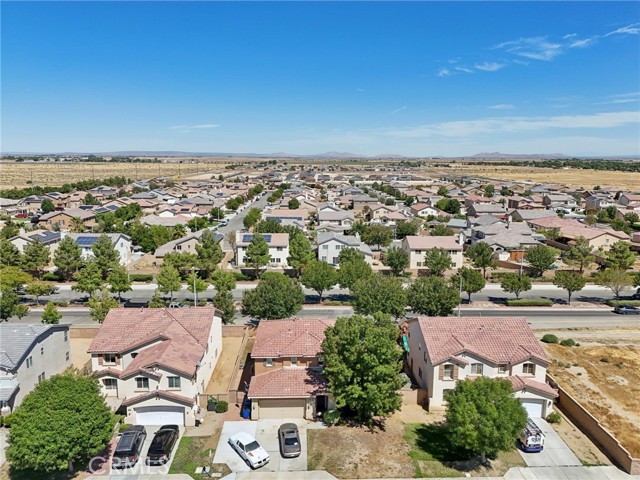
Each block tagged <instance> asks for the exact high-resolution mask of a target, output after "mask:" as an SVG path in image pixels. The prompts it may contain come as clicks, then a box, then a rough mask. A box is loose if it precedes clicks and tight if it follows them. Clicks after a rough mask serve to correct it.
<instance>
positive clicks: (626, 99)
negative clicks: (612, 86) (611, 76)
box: [596, 92, 640, 105]
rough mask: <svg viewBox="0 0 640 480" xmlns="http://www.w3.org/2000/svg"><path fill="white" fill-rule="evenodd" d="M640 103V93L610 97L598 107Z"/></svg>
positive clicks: (599, 103)
mask: <svg viewBox="0 0 640 480" xmlns="http://www.w3.org/2000/svg"><path fill="white" fill-rule="evenodd" d="M639 101H640V92H631V93H619V94H617V95H609V96H608V97H606V100H605V101H603V102H598V103H596V105H619V104H623V103H636V102H639Z"/></svg>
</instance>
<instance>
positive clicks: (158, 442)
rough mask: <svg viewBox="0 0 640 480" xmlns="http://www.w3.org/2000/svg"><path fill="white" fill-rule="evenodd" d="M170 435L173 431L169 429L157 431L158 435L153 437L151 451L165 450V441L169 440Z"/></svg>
mask: <svg viewBox="0 0 640 480" xmlns="http://www.w3.org/2000/svg"><path fill="white" fill-rule="evenodd" d="M170 435H171V432H170V431H168V430H165V431H163V432H159V433H156V436H155V437H154V438H153V442H152V443H151V446H150V447H149V451H150V452H162V451H163V450H164V445H165V443H166V442H167V441H168V440H169V436H170Z"/></svg>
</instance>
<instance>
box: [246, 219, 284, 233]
mask: <svg viewBox="0 0 640 480" xmlns="http://www.w3.org/2000/svg"><path fill="white" fill-rule="evenodd" d="M253 231H254V232H256V233H282V232H284V228H283V227H282V225H280V224H279V223H278V222H276V221H275V220H274V219H273V218H267V219H266V220H262V221H260V222H259V223H258V224H257V225H256V226H255V228H254V229H253Z"/></svg>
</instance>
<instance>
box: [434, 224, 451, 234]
mask: <svg viewBox="0 0 640 480" xmlns="http://www.w3.org/2000/svg"><path fill="white" fill-rule="evenodd" d="M430 233H431V235H432V236H434V237H450V236H451V235H453V230H451V229H450V228H449V227H447V226H446V225H445V224H443V223H439V224H438V225H436V226H435V227H433V228H432V229H431V232H430Z"/></svg>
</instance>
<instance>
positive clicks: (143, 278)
mask: <svg viewBox="0 0 640 480" xmlns="http://www.w3.org/2000/svg"><path fill="white" fill-rule="evenodd" d="M129 279H130V280H131V281H132V282H144V283H150V282H152V281H153V275H151V274H150V273H132V274H130V275H129Z"/></svg>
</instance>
